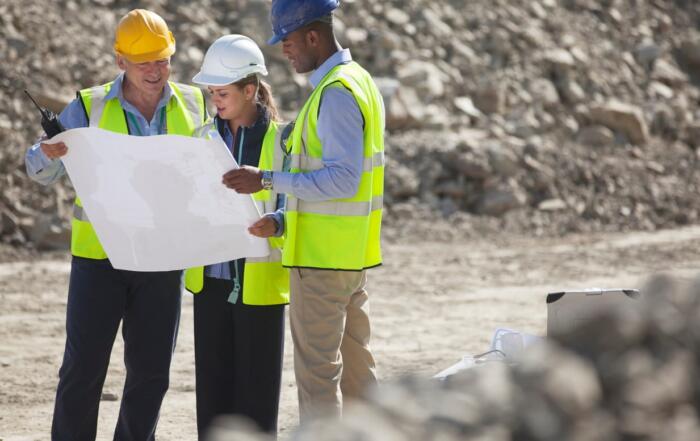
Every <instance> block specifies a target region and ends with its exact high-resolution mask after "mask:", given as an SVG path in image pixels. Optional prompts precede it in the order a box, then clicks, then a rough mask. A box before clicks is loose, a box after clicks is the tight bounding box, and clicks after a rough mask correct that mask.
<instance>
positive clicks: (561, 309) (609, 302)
mask: <svg viewBox="0 0 700 441" xmlns="http://www.w3.org/2000/svg"><path fill="white" fill-rule="evenodd" d="M638 297H639V291H638V290H636V289H621V288H615V289H603V288H590V289H584V290H579V291H561V292H555V293H550V294H549V295H547V335H550V336H551V335H556V334H560V333H562V332H566V331H567V330H569V329H571V328H572V327H574V326H575V325H577V324H579V323H581V322H582V321H585V320H588V319H590V318H591V317H593V316H595V315H597V314H600V313H601V312H604V311H606V310H610V309H612V308H625V307H629V306H632V305H634V302H635V301H636V299H637V298H638Z"/></svg>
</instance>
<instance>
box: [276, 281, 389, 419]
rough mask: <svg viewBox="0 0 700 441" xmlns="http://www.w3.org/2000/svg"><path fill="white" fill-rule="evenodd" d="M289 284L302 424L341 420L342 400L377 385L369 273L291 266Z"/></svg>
mask: <svg viewBox="0 0 700 441" xmlns="http://www.w3.org/2000/svg"><path fill="white" fill-rule="evenodd" d="M290 284H291V286H290V288H291V292H290V297H291V300H290V302H291V303H290V306H289V320H290V325H291V331H292V339H293V341H294V373H295V376H296V381H297V388H298V391H299V417H300V420H301V421H302V422H303V421H306V420H308V419H310V418H311V417H313V416H316V415H321V414H323V415H328V414H330V415H331V416H335V417H340V416H341V413H342V404H343V397H345V400H346V401H347V399H348V398H353V397H358V396H360V395H361V394H362V392H363V391H364V390H365V389H366V388H367V387H368V386H371V385H374V384H376V382H377V377H376V373H375V363H374V357H373V356H372V352H371V350H370V347H369V339H370V325H369V298H368V296H367V291H366V289H365V287H366V284H367V274H366V272H365V271H333V270H316V269H307V268H292V269H291V271H290ZM341 393H342V396H341Z"/></svg>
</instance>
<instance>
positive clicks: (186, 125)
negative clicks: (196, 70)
mask: <svg viewBox="0 0 700 441" xmlns="http://www.w3.org/2000/svg"><path fill="white" fill-rule="evenodd" d="M112 84H113V82H110V83H107V84H104V85H102V86H96V87H91V88H89V89H83V90H81V91H80V92H78V96H79V97H80V99H81V100H82V103H83V106H84V108H85V114H86V115H87V116H88V120H89V123H90V126H91V127H99V128H101V129H104V130H109V131H111V132H116V133H123V134H128V133H129V130H128V125H127V122H126V114H125V112H124V109H123V108H122V106H121V103H120V102H119V99H118V98H117V97H114V98H112V99H110V100H105V97H106V96H107V94H108V93H109V91H110V89H111V88H112ZM168 84H169V85H170V88H171V89H172V91H173V96H172V97H171V98H170V101H169V102H168V104H167V105H166V107H165V116H166V127H167V133H168V134H170V135H183V136H191V135H192V133H193V132H194V129H195V128H196V127H198V126H200V125H201V124H202V123H203V122H204V119H205V115H206V110H205V107H204V95H202V91H201V90H199V89H198V88H196V87H192V86H187V85H184V84H178V83H174V82H168ZM71 253H72V254H73V255H74V256H78V257H86V258H88V259H106V258H107V253H105V251H104V249H103V248H102V245H101V244H100V241H99V239H98V238H97V235H96V234H95V230H94V229H93V228H92V224H90V221H89V219H88V217H87V215H86V213H85V211H84V210H83V205H82V203H81V202H80V198H77V197H76V199H75V204H74V205H73V220H72V234H71Z"/></svg>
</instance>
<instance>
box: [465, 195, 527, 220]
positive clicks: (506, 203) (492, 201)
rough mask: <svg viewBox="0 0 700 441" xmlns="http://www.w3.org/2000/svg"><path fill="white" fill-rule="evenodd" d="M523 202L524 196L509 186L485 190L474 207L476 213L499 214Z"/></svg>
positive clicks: (519, 205) (518, 206)
mask: <svg viewBox="0 0 700 441" xmlns="http://www.w3.org/2000/svg"><path fill="white" fill-rule="evenodd" d="M524 204H525V196H524V195H523V194H522V193H521V192H518V191H515V190H513V189H510V188H504V189H492V190H487V191H485V192H484V193H483V194H482V196H481V198H480V200H479V202H478V204H477V208H476V212H477V213H478V214H483V215H488V216H501V215H503V214H505V213H506V212H508V211H510V210H514V209H516V208H520V207H522V206H523V205H524Z"/></svg>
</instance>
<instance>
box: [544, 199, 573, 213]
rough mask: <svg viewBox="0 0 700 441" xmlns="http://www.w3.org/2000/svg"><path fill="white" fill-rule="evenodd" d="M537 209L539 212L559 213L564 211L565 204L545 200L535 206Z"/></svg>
mask: <svg viewBox="0 0 700 441" xmlns="http://www.w3.org/2000/svg"><path fill="white" fill-rule="evenodd" d="M537 209H538V210H541V211H561V210H566V209H567V206H566V202H564V201H562V200H561V199H546V200H544V201H542V202H540V203H539V204H537Z"/></svg>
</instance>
